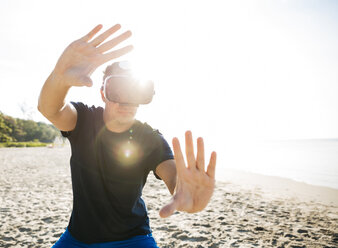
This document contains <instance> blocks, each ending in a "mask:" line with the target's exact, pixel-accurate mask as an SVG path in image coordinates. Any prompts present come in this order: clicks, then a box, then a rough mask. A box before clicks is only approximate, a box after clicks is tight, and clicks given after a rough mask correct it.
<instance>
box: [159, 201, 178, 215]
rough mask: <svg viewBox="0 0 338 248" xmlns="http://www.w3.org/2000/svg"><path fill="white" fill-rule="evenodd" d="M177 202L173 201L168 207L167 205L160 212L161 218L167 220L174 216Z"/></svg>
mask: <svg viewBox="0 0 338 248" xmlns="http://www.w3.org/2000/svg"><path fill="white" fill-rule="evenodd" d="M176 206H177V202H176V201H175V200H174V199H173V200H171V202H170V203H169V204H167V205H165V206H164V207H163V208H162V209H161V210H160V213H159V214H160V216H161V218H167V217H169V216H170V215H172V214H173V213H174V212H175V210H176Z"/></svg>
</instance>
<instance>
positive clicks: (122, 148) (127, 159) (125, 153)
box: [115, 140, 143, 166]
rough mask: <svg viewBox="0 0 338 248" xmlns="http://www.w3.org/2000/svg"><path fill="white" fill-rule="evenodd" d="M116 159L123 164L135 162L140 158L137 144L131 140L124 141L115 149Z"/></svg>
mask: <svg viewBox="0 0 338 248" xmlns="http://www.w3.org/2000/svg"><path fill="white" fill-rule="evenodd" d="M115 152H116V153H117V154H116V155H117V159H118V161H119V162H120V164H121V165H123V166H131V165H135V164H137V163H138V162H139V161H140V160H141V159H142V154H143V153H142V150H141V149H140V147H139V145H137V143H136V142H133V141H129V140H128V141H126V142H124V143H122V144H121V145H119V146H118V147H117V150H116V151H115Z"/></svg>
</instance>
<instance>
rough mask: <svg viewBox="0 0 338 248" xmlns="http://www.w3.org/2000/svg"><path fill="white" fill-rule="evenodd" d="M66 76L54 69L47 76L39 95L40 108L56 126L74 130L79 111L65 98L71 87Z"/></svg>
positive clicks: (61, 128) (60, 128) (63, 129)
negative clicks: (66, 80) (66, 81)
mask: <svg viewBox="0 0 338 248" xmlns="http://www.w3.org/2000/svg"><path fill="white" fill-rule="evenodd" d="M64 80H65V78H64V77H63V76H62V75H58V74H57V73H56V72H55V71H53V72H52V73H51V74H50V76H49V77H48V78H47V80H46V82H45V84H44V85H43V87H42V89H41V93H40V96H39V103H38V110H39V111H40V112H41V114H43V115H44V116H45V117H46V118H47V119H48V120H49V121H50V122H51V123H53V124H54V126H55V127H56V128H58V129H59V130H62V131H72V130H73V129H74V128H75V125H76V121H77V111H76V109H75V108H74V106H73V105H72V104H69V103H66V102H65V98H66V95H67V93H68V90H69V89H70V86H67V85H66V84H65V82H64Z"/></svg>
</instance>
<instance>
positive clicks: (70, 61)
mask: <svg viewBox="0 0 338 248" xmlns="http://www.w3.org/2000/svg"><path fill="white" fill-rule="evenodd" d="M101 28H102V25H101V24H100V25H97V26H96V27H95V28H94V29H93V30H92V31H90V32H89V33H88V34H86V35H85V36H83V37H82V38H80V39H78V40H76V41H74V42H72V43H71V44H70V45H69V46H68V47H67V48H66V49H65V51H64V52H63V53H62V55H61V57H60V58H59V60H58V62H57V64H56V66H55V69H54V73H56V74H57V75H61V76H62V77H63V78H65V80H64V81H65V82H67V85H68V86H92V84H93V83H92V80H91V78H90V76H91V74H92V73H93V72H94V71H95V69H96V68H97V67H99V66H100V65H102V64H104V63H106V62H108V61H110V60H112V59H115V58H118V57H120V56H122V55H124V54H126V53H128V52H130V51H131V50H132V48H133V47H132V46H131V45H129V46H126V47H123V48H120V49H117V50H113V51H109V50H110V49H112V48H114V47H115V46H117V45H118V44H120V43H121V42H123V41H125V40H126V39H128V38H129V37H130V36H131V32H130V31H126V32H124V33H122V34H121V35H119V36H117V37H115V38H113V39H111V40H108V41H106V40H107V39H108V38H109V37H110V36H111V35H112V34H114V33H115V32H116V31H117V30H119V29H120V28H121V25H119V24H116V25H114V26H113V27H111V28H109V29H108V30H107V31H105V32H104V33H102V34H101V35H99V36H97V37H96V38H94V36H95V35H96V34H97V33H98V32H99V31H100V30H101ZM93 38H94V39H93Z"/></svg>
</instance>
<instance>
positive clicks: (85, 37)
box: [81, 24, 102, 41]
mask: <svg viewBox="0 0 338 248" xmlns="http://www.w3.org/2000/svg"><path fill="white" fill-rule="evenodd" d="M101 28H102V25H101V24H99V25H97V26H96V27H95V28H93V29H92V31H90V32H89V33H88V34H86V35H85V36H83V37H82V38H81V40H83V41H89V40H90V39H91V38H93V37H94V35H95V34H96V33H97V32H99V31H100V29H101Z"/></svg>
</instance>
